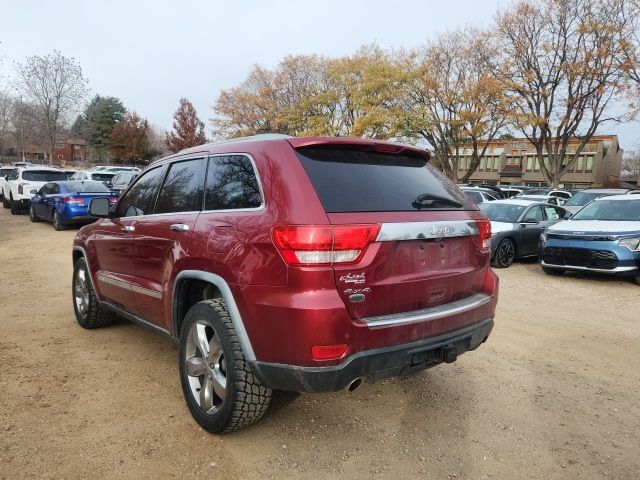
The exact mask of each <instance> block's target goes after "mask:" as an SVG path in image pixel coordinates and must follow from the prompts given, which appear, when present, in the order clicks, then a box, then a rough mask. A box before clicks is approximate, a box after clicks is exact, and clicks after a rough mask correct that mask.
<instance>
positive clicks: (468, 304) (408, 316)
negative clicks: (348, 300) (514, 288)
mask: <svg viewBox="0 0 640 480" xmlns="http://www.w3.org/2000/svg"><path fill="white" fill-rule="evenodd" d="M490 301H491V297H490V296H489V295H485V294H483V293H476V294H474V295H471V296H470V297H467V298H463V299H462V300H456V301H455V302H451V303H445V304H443V305H437V306H435V307H429V308H423V309H421V310H412V311H410V312H402V313H393V314H390V315H380V316H377V317H366V318H361V319H359V321H360V322H362V323H365V324H366V325H367V326H368V327H369V328H382V327H393V326H396V325H407V324H410V323H419V322H426V321H429V320H435V319H437V318H443V317H448V316H451V315H457V314H459V313H464V312H468V311H469V310H473V309H474V308H478V307H481V306H482V305H486V304H487V303H489V302H490Z"/></svg>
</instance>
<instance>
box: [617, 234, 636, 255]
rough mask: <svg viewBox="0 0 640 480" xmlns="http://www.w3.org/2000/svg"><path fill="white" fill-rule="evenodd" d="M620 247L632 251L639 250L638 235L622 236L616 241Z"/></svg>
mask: <svg viewBox="0 0 640 480" xmlns="http://www.w3.org/2000/svg"><path fill="white" fill-rule="evenodd" d="M618 245H620V246H621V247H627V248H628V249H629V250H631V251H632V252H640V237H633V238H623V239H622V240H620V241H619V242H618Z"/></svg>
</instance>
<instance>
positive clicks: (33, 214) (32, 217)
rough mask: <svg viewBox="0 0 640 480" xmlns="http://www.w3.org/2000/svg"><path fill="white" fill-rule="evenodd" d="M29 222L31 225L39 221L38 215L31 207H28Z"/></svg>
mask: <svg viewBox="0 0 640 480" xmlns="http://www.w3.org/2000/svg"><path fill="white" fill-rule="evenodd" d="M29 220H31V221H32V222H33V223H35V222H39V221H40V219H39V218H38V215H36V209H35V208H34V206H33V205H31V206H30V207H29Z"/></svg>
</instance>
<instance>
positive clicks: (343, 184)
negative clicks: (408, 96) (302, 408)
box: [72, 135, 498, 432]
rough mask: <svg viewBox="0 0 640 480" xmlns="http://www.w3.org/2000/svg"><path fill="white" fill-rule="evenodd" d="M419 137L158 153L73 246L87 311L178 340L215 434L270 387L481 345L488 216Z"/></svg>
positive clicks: (406, 363) (488, 288)
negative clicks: (412, 142)
mask: <svg viewBox="0 0 640 480" xmlns="http://www.w3.org/2000/svg"><path fill="white" fill-rule="evenodd" d="M428 161H429V154H428V153H427V152H426V151H424V150H421V149H418V148H416V147H413V146H409V145H401V144H397V143H391V142H381V141H374V140H365V139H348V138H292V137H286V136H280V135H267V136H257V137H250V138H244V139H239V140H234V141H229V142H220V143H214V144H208V145H201V146H199V147H197V148H193V149H189V150H184V151H182V152H180V153H179V154H178V155H174V156H170V157H167V158H165V159H162V160H159V161H156V162H154V163H153V164H151V165H150V166H149V167H148V168H147V169H146V170H145V171H144V172H142V173H141V175H140V176H139V177H138V178H137V179H136V180H135V182H134V183H133V184H132V185H131V186H130V187H129V188H128V189H127V191H125V192H124V193H123V195H122V196H120V198H119V199H118V202H117V204H116V205H115V206H114V207H113V208H109V203H108V202H107V200H106V199H102V198H94V199H93V200H92V201H91V205H90V213H91V214H93V215H96V216H100V217H102V219H101V220H99V221H98V222H96V223H93V224H91V225H88V226H85V227H83V228H82V229H80V231H79V232H78V234H77V236H76V239H75V241H74V248H73V260H74V274H73V281H72V292H73V308H74V311H75V314H76V319H77V321H78V323H79V324H80V325H81V326H82V327H85V328H95V327H100V326H104V325H108V324H109V323H111V321H112V319H113V317H114V315H115V314H120V315H122V316H124V317H126V318H129V319H131V320H133V321H137V322H139V323H141V324H142V325H145V326H148V327H151V328H153V329H155V330H158V331H160V332H163V333H164V334H166V335H168V336H170V337H172V338H174V339H176V341H177V342H178V351H179V361H180V366H179V372H180V379H181V383H182V389H183V392H184V396H185V400H186V403H187V405H188V408H189V410H190V411H191V413H192V415H193V417H194V418H195V420H196V421H197V422H198V423H199V424H200V425H201V426H202V427H203V428H204V429H206V430H208V431H211V432H222V431H229V430H234V429H237V428H241V427H244V426H246V425H249V424H251V423H252V422H254V421H256V420H258V419H259V418H260V417H261V416H262V415H263V414H264V412H265V410H266V409H267V406H268V405H269V401H270V397H271V392H272V391H273V390H274V389H278V390H289V391H298V392H328V391H338V390H342V389H345V388H349V389H354V388H356V387H358V385H360V383H361V382H362V381H363V380H368V381H374V380H379V379H382V378H385V377H389V376H394V375H400V374H406V373H410V372H413V371H417V370H421V369H424V368H427V367H430V366H433V365H435V364H438V363H440V362H452V361H454V360H455V359H456V358H457V356H458V355H460V354H462V353H464V352H466V351H468V350H473V349H475V348H476V347H478V346H479V345H480V344H481V343H482V342H484V341H485V340H486V339H487V337H488V335H489V333H490V332H491V329H492V326H493V317H494V312H495V307H496V302H497V292H498V290H497V286H498V279H497V277H496V275H495V274H494V273H493V271H492V270H491V269H490V268H489V252H490V245H489V243H490V242H489V241H490V223H489V221H488V220H487V219H486V217H485V216H484V215H483V214H482V212H480V211H479V210H478V209H477V208H476V207H475V206H474V205H473V204H472V203H471V202H469V201H468V200H467V198H466V197H465V196H464V195H463V194H462V193H461V192H460V190H459V189H458V188H456V186H455V185H454V184H453V183H451V182H450V181H449V180H448V179H447V178H446V177H445V176H444V175H443V174H442V173H441V172H440V171H438V170H437V169H435V168H433V167H431V166H430V165H429V163H428Z"/></svg>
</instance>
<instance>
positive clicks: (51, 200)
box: [29, 180, 118, 230]
mask: <svg viewBox="0 0 640 480" xmlns="http://www.w3.org/2000/svg"><path fill="white" fill-rule="evenodd" d="M31 193H32V194H34V196H33V197H32V198H31V203H30V206H29V218H30V219H31V221H32V222H38V221H40V220H46V221H49V222H53V227H54V228H55V229H56V230H64V229H65V228H66V227H67V225H70V224H73V223H91V222H93V221H95V220H97V219H96V218H95V217H92V216H90V215H89V213H88V208H89V202H90V201H91V199H92V198H95V197H108V198H109V200H110V202H111V203H115V202H116V200H117V198H118V194H116V193H113V192H112V191H111V190H109V189H108V188H107V187H106V186H105V184H104V183H102V182H94V181H77V180H69V181H58V182H49V183H46V184H45V185H43V187H42V188H41V189H40V190H38V191H35V190H32V191H31Z"/></svg>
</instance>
